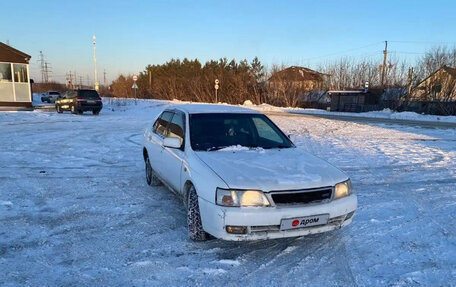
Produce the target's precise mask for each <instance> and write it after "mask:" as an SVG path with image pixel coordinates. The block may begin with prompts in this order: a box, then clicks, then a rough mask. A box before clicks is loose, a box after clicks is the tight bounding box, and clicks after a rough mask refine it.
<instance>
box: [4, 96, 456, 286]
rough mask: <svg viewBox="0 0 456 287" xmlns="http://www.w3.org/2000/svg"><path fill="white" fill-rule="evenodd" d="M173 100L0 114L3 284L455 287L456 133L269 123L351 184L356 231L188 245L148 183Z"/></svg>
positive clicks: (168, 202)
mask: <svg viewBox="0 0 456 287" xmlns="http://www.w3.org/2000/svg"><path fill="white" fill-rule="evenodd" d="M169 104H170V103H169V102H162V101H138V105H134V104H132V103H131V102H130V101H126V100H125V101H115V102H113V103H109V102H108V101H105V108H104V110H102V112H101V114H100V116H98V117H97V116H92V115H83V116H78V115H72V114H69V113H64V114H57V113H55V112H46V111H35V112H1V113H0V146H1V147H2V148H1V149H0V285H2V286H15V285H27V286H63V285H77V286H87V285H90V286H94V285H95V286H132V285H134V286H189V285H190V286H191V285H199V286H208V285H212V286H238V285H243V286H356V285H357V286H456V279H455V278H456V220H455V214H456V129H450V128H445V129H439V128H419V127H415V126H404V125H400V126H399V125H394V124H381V123H369V124H360V123H353V122H344V121H336V120H329V119H322V118H311V117H302V116H300V115H291V114H283V115H277V114H274V115H272V116H271V118H272V120H273V121H274V122H276V123H277V124H278V125H279V126H280V127H281V128H282V129H283V130H284V131H285V132H287V133H292V134H294V141H295V143H296V144H297V145H298V146H299V147H300V148H303V149H305V150H307V151H309V152H311V153H313V154H316V155H317V156H320V157H322V158H324V159H326V160H327V161H329V162H331V163H333V164H334V165H336V166H338V167H340V168H342V169H343V170H344V171H346V172H347V173H348V174H349V175H350V176H351V178H352V181H353V184H354V187H355V189H356V192H357V194H358V200H359V209H358V212H357V214H356V215H355V219H354V222H353V224H352V225H350V226H348V227H347V228H344V229H341V230H337V231H334V232H330V233H326V234H319V235H311V236H307V237H301V238H290V239H280V240H270V241H259V242H240V243H239V242H223V241H220V240H211V241H207V242H200V243H197V242H192V241H190V240H189V239H188V237H187V231H186V216H185V210H184V208H183V206H182V204H181V201H180V200H179V199H178V198H176V197H175V196H174V195H173V194H172V193H170V192H169V191H168V190H166V189H165V188H164V187H159V188H151V187H149V186H148V185H147V184H146V182H145V178H144V168H143V160H142V154H141V136H142V131H143V129H144V127H145V126H146V125H150V124H151V122H150V119H151V118H152V117H153V116H154V115H156V114H157V113H158V112H159V111H160V110H161V109H162V108H163V107H164V106H166V105H169Z"/></svg>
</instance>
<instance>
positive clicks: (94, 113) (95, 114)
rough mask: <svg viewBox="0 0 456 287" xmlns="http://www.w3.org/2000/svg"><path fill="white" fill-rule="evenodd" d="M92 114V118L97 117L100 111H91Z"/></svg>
mask: <svg viewBox="0 0 456 287" xmlns="http://www.w3.org/2000/svg"><path fill="white" fill-rule="evenodd" d="M92 114H93V115H94V116H98V115H99V114H100V111H99V110H93V111H92Z"/></svg>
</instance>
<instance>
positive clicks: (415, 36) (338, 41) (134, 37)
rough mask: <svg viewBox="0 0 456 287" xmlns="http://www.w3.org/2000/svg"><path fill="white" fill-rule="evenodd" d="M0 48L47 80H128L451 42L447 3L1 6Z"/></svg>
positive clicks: (412, 54) (405, 53)
mask: <svg viewBox="0 0 456 287" xmlns="http://www.w3.org/2000/svg"><path fill="white" fill-rule="evenodd" d="M1 10H2V11H1V17H0V27H1V28H0V41H2V42H5V43H7V42H8V43H9V44H10V45H11V46H13V47H15V48H17V49H19V50H22V51H23V52H25V53H28V54H30V55H31V56H32V60H31V66H30V68H31V72H32V78H33V77H34V78H36V79H38V80H40V78H41V77H40V76H39V75H40V73H39V64H38V62H37V60H38V58H39V51H40V50H41V51H43V53H44V55H45V58H46V60H47V61H48V62H50V64H51V67H52V71H53V74H52V78H53V79H56V80H58V81H64V80H65V74H66V73H67V72H69V71H76V72H77V73H78V74H79V75H82V76H83V81H86V80H87V76H89V77H90V79H91V80H92V79H93V45H92V35H93V34H95V35H96V37H97V58H98V71H99V78H100V79H101V81H100V82H102V77H103V71H104V70H106V73H107V77H108V80H109V81H110V80H112V79H114V78H115V77H117V76H118V75H119V74H120V73H126V74H129V73H131V74H132V73H137V72H139V71H142V70H144V67H145V66H146V65H147V64H160V63H164V62H166V61H167V60H169V59H171V58H184V57H187V58H198V59H200V60H201V61H203V62H204V61H206V60H209V59H218V58H220V57H227V58H229V59H232V58H235V59H237V60H240V59H244V58H246V59H247V60H251V59H252V58H253V57H255V56H258V57H259V58H260V60H261V61H262V62H264V63H265V64H267V65H271V64H273V63H276V64H286V65H304V66H309V67H311V68H315V66H316V65H317V64H318V63H321V62H325V61H330V60H332V59H337V58H340V57H342V56H351V57H362V58H370V59H378V60H379V63H380V62H381V60H382V50H383V48H384V43H383V41H385V40H388V41H389V44H388V48H389V50H390V51H391V53H392V55H393V56H394V55H396V56H397V57H406V58H407V59H410V61H413V59H415V58H416V57H417V56H419V55H420V53H423V52H424V51H425V50H426V49H428V48H430V47H433V46H437V45H440V44H446V45H448V46H450V47H453V46H454V45H455V44H456V33H455V32H454V31H456V20H455V19H456V14H455V12H456V1H419V0H414V1H400V0H395V1H380V0H376V1H375V0H370V1H367V0H365V1H348V0H347V1H340V0H338V1H323V0H322V1H265V0H263V1H246V0H241V1H233V0H229V1H228V0H227V1H134V0H130V1H95V0H91V1H86V0H78V1H24V0H22V1H6V0H5V1H2V3H1Z"/></svg>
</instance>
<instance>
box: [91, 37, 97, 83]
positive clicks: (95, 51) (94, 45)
mask: <svg viewBox="0 0 456 287" xmlns="http://www.w3.org/2000/svg"><path fill="white" fill-rule="evenodd" d="M92 39H93V64H94V68H95V71H94V75H95V79H94V80H95V90H97V91H98V72H97V37H95V35H93V38H92Z"/></svg>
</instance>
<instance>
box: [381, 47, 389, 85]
mask: <svg viewBox="0 0 456 287" xmlns="http://www.w3.org/2000/svg"><path fill="white" fill-rule="evenodd" d="M387 59H388V41H385V50H383V65H382V87H383V88H384V87H385V77H386V61H387Z"/></svg>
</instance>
